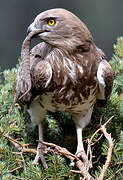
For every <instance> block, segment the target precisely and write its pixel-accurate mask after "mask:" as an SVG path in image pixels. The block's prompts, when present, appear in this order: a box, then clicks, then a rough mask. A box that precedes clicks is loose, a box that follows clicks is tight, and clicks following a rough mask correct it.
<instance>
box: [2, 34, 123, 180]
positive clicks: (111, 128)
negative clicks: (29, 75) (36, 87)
mask: <svg viewBox="0 0 123 180" xmlns="http://www.w3.org/2000/svg"><path fill="white" fill-rule="evenodd" d="M110 64H111V66H112V68H113V70H114V72H115V76H116V77H115V80H114V87H113V91H112V94H111V98H110V101H109V104H108V105H106V106H105V107H104V108H98V107H97V106H95V109H94V112H93V116H92V121H91V123H90V124H89V125H88V126H87V127H86V128H85V130H84V132H83V135H84V146H85V148H86V146H87V144H86V139H87V138H90V137H91V136H92V134H93V133H94V132H95V131H96V129H97V128H98V127H99V123H100V116H101V115H103V122H102V123H103V124H104V123H105V122H106V121H107V120H108V119H109V118H110V117H111V116H112V115H114V114H115V118H114V119H113V120H112V121H111V122H110V123H109V124H108V125H107V130H108V132H111V133H112V137H113V142H114V151H113V154H112V161H111V164H110V167H109V168H108V172H107V174H106V177H105V179H108V180H110V179H115V180H120V179H123V130H122V124H123V38H122V37H119V38H118V40H117V44H116V45H114V54H113V57H112V59H111V61H110ZM17 68H18V66H17ZM17 68H13V69H12V70H5V71H4V72H3V73H1V74H0V75H1V80H0V134H1V136H0V142H1V143H0V179H2V180H8V179H9V180H16V179H23V180H28V179H31V180H33V179H35V180H39V179H40V180H53V179H55V180H67V179H69V180H74V179H76V180H77V179H79V175H77V174H72V173H70V169H72V168H74V167H70V162H69V161H68V160H67V159H66V158H64V157H61V156H60V155H58V154H53V153H50V154H48V155H46V156H45V157H46V161H47V163H48V167H49V168H48V169H46V170H44V169H43V167H42V165H39V166H34V165H33V159H34V155H33V154H24V159H25V163H26V172H25V171H24V168H23V162H22V159H21V157H20V155H18V154H14V155H13V153H12V152H15V151H17V150H16V149H15V147H13V145H12V144H11V143H10V142H9V141H8V140H7V139H5V138H4V137H3V136H2V134H8V135H9V136H11V137H12V138H14V139H16V140H18V141H19V142H21V143H32V144H33V146H32V147H35V148H36V146H37V144H36V140H37V139H38V128H37V127H33V126H32V124H31V122H30V118H29V115H28V113H27V112H26V111H25V110H24V109H21V107H20V106H19V105H18V104H16V103H14V97H15V86H16V73H17ZM99 135H100V134H99ZM97 136H98V135H97ZM44 137H45V141H48V142H55V143H56V144H58V145H60V146H63V147H66V148H67V149H69V150H70V151H71V152H73V153H75V151H76V131H75V126H74V123H73V121H72V117H71V115H70V114H64V113H61V112H57V113H51V112H48V113H47V116H46V119H45V132H44ZM97 138H98V137H96V138H95V139H94V141H95V142H96V139H97ZM107 150H108V143H107V141H106V139H105V138H104V137H102V138H101V140H100V141H98V142H96V144H95V145H94V146H93V156H94V157H93V167H94V168H93V169H92V170H91V174H92V175H93V176H94V177H95V179H96V176H97V175H99V166H102V165H103V164H104V162H105V158H106V155H107ZM74 169H75V168H74Z"/></svg>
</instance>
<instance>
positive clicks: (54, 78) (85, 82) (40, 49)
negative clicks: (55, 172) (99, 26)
mask: <svg viewBox="0 0 123 180" xmlns="http://www.w3.org/2000/svg"><path fill="white" fill-rule="evenodd" d="M28 33H29V35H28V36H27V38H26V40H25V41H24V43H23V46H22V64H21V65H20V68H19V71H18V76H17V87H16V91H17V101H18V102H19V103H20V104H24V105H28V112H29V114H30V116H31V120H32V122H34V123H35V124H39V139H40V140H42V139H43V135H42V126H41V123H42V121H43V120H44V118H45V114H46V112H47V111H52V112H56V111H64V112H70V113H71V114H72V115H73V119H74V121H75V124H76V130H77V140H78V146H77V152H76V153H77V154H78V155H80V152H81V151H84V148H83V142H82V129H83V128H84V127H85V126H86V125H87V124H88V123H89V121H90V119H91V114H92V111H93V106H94V104H95V103H96V101H97V99H99V100H106V101H107V100H108V99H109V96H110V93H111V90H112V85H113V71H112V69H111V67H110V65H109V63H108V62H107V61H106V60H105V55H104V53H103V52H102V50H100V49H99V48H97V47H96V45H95V44H94V41H93V38H92V35H91V33H90V32H89V30H88V29H87V27H86V26H85V24H84V23H82V22H81V21H80V19H79V18H77V17H76V16H75V15H74V14H72V13H71V12H69V11H67V10H64V9H51V10H48V11H45V12H43V13H41V14H39V15H38V16H37V17H36V19H35V20H34V22H33V23H32V24H31V25H30V26H29V29H28ZM33 37H38V38H40V40H41V43H39V44H38V45H36V46H35V47H34V48H33V49H32V50H31V52H30V55H29V46H30V43H29V42H30V41H31V39H32V38H33ZM37 161H38V160H37V159H35V163H37Z"/></svg>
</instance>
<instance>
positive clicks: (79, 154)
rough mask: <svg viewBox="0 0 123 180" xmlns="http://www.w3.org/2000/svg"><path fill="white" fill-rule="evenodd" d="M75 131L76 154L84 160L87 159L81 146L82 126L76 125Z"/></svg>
mask: <svg viewBox="0 0 123 180" xmlns="http://www.w3.org/2000/svg"><path fill="white" fill-rule="evenodd" d="M76 132H77V151H76V156H77V157H81V158H82V159H83V161H84V162H86V161H88V158H87V155H86V153H85V150H84V146H83V140H82V128H81V127H79V126H76Z"/></svg>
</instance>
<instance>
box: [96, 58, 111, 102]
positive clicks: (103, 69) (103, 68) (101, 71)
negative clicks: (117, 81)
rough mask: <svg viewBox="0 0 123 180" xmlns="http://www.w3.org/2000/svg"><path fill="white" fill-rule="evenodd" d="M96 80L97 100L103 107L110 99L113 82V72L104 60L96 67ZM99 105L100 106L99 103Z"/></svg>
mask: <svg viewBox="0 0 123 180" xmlns="http://www.w3.org/2000/svg"><path fill="white" fill-rule="evenodd" d="M97 79H98V85H99V92H98V95H97V99H99V100H102V105H103V104H104V105H105V104H106V102H107V100H108V99H109V98H110V94H111V91H112V87H113V80H114V72H113V70H112V68H111V66H110V64H109V63H108V62H107V61H106V60H105V59H104V60H102V61H101V62H100V64H99V66H98V70H97ZM99 104H100V105H101V101H100V103H99Z"/></svg>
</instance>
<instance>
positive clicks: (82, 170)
mask: <svg viewBox="0 0 123 180" xmlns="http://www.w3.org/2000/svg"><path fill="white" fill-rule="evenodd" d="M42 144H45V145H47V146H51V147H53V148H55V151H57V152H58V153H60V154H61V155H64V156H66V157H67V158H69V159H70V160H76V162H75V164H76V166H77V167H78V169H79V171H75V170H71V172H73V173H78V174H81V175H82V176H84V177H85V178H86V180H93V177H92V176H91V175H90V174H89V172H88V170H87V169H86V166H85V165H84V163H83V162H82V161H81V160H80V159H79V158H78V157H76V156H75V155H74V154H72V153H70V152H69V151H68V150H67V149H66V148H62V147H60V146H57V145H56V144H53V143H47V142H42Z"/></svg>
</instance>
